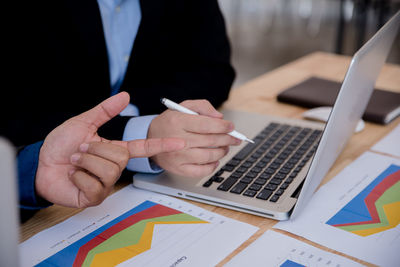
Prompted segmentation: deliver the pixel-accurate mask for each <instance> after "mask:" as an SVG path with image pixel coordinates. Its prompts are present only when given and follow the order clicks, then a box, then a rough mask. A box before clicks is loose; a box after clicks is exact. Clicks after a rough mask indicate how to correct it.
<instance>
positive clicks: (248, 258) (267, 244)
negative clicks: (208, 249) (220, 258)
mask: <svg viewBox="0 0 400 267" xmlns="http://www.w3.org/2000/svg"><path fill="white" fill-rule="evenodd" d="M249 264H250V265H251V266H252V267H264V266H271V267H272V266H273V267H360V266H362V265H361V264H358V263H356V262H354V261H352V260H349V259H347V258H345V257H342V256H339V255H336V254H333V253H330V252H327V251H324V250H322V249H319V248H316V247H313V246H311V245H309V244H307V243H304V242H302V241H300V240H297V239H294V238H292V237H289V236H287V235H284V234H281V233H278V232H275V231H271V230H270V231H267V232H265V233H264V234H263V235H262V236H261V237H259V238H258V239H257V240H256V241H254V242H253V243H252V244H250V245H249V246H248V247H247V248H245V249H244V250H243V251H242V252H240V253H239V254H238V255H237V256H236V257H234V258H233V259H232V260H231V261H230V262H228V264H227V265H226V267H242V266H246V265H249Z"/></svg>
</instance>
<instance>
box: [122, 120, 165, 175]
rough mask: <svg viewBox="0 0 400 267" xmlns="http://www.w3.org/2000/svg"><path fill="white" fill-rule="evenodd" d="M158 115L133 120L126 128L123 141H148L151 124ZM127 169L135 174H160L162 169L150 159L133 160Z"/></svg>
mask: <svg viewBox="0 0 400 267" xmlns="http://www.w3.org/2000/svg"><path fill="white" fill-rule="evenodd" d="M156 116H157V115H148V116H140V117H134V118H131V119H130V120H129V121H128V123H127V124H126V126H125V130H124V135H123V137H122V140H123V141H130V140H136V139H146V138H147V132H148V130H149V127H150V123H151V122H152V120H153V119H154V118H155V117H156ZM126 168H127V169H128V170H130V171H134V172H146V173H160V172H162V171H163V169H162V168H160V167H159V166H157V164H155V163H154V162H152V161H151V160H150V159H149V158H132V159H130V160H129V161H128V165H127V166H126Z"/></svg>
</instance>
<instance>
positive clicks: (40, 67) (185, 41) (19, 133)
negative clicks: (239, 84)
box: [0, 0, 234, 146]
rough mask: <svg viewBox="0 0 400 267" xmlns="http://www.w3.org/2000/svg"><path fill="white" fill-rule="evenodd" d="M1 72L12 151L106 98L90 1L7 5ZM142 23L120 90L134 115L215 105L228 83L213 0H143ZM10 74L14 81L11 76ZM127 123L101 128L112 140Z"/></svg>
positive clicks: (104, 65)
mask: <svg viewBox="0 0 400 267" xmlns="http://www.w3.org/2000/svg"><path fill="white" fill-rule="evenodd" d="M14 2H16V3H15V5H16V7H15V9H10V10H12V12H13V13H14V16H13V21H12V22H16V23H15V24H13V23H11V25H9V26H10V27H9V29H11V36H12V37H11V38H10V39H11V42H10V43H9V44H11V46H10V47H9V48H8V49H9V51H7V53H9V54H10V55H12V57H11V63H10V64H11V65H10V67H9V70H10V71H11V73H10V79H11V87H10V88H3V89H2V93H3V97H4V95H5V96H6V97H4V98H3V99H5V100H6V101H5V102H6V104H7V105H8V106H12V110H11V111H10V110H9V109H4V108H5V106H2V107H1V109H2V110H3V111H2V112H6V115H5V116H3V115H2V120H4V122H2V123H1V127H2V128H3V129H2V130H1V133H0V134H2V135H5V136H6V137H8V138H9V139H10V140H11V141H12V142H14V144H15V145H17V146H23V145H26V144H30V143H34V142H36V141H38V140H42V139H44V138H45V136H46V135H47V134H48V133H49V132H50V131H51V130H52V129H54V128H55V127H56V126H58V125H59V124H61V123H62V122H63V121H65V120H67V119H68V118H70V117H72V116H74V115H77V114H79V113H81V112H83V111H86V110H88V109H90V108H91V107H93V106H95V105H96V104H98V103H100V102H101V101H102V100H104V99H106V98H107V97H109V96H110V92H111V87H110V78H109V66H108V59H107V50H106V44H105V39H104V34H103V28H102V21H101V15H100V11H99V8H98V5H97V1H96V0H83V1H82V0H80V1H77V0H57V1H49V0H43V1H14ZM140 4H141V11H142V21H141V24H140V27H139V30H138V34H137V36H136V40H135V43H134V46H133V50H132V56H131V58H130V62H129V64H128V69H127V74H126V76H125V80H124V82H123V84H122V87H121V90H123V91H127V92H129V93H130V95H131V102H132V103H133V104H135V105H136V106H138V107H139V110H140V112H141V115H146V114H157V113H160V112H162V111H163V110H164V109H165V107H163V106H162V105H161V104H160V101H159V99H160V98H161V97H167V98H170V99H171V100H174V101H176V102H180V101H182V100H185V99H202V98H205V99H208V100H209V101H210V102H211V103H212V104H213V105H215V106H219V105H220V104H221V103H222V102H223V101H224V100H226V98H227V96H228V93H229V90H230V87H231V85H232V82H233V79H234V70H233V68H232V66H231V64H230V48H229V42H228V38H227V35H226V30H225V25H224V20H223V16H222V14H221V12H220V9H219V7H218V4H217V0H143V1H140ZM14 75H15V76H14ZM126 120H127V118H123V117H119V116H118V117H116V118H114V119H112V120H111V121H110V122H109V123H107V124H106V125H105V126H103V127H102V128H101V131H100V133H101V134H103V136H104V137H106V138H113V139H120V138H121V137H122V133H123V128H124V125H125V123H126Z"/></svg>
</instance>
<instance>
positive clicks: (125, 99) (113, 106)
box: [76, 92, 129, 128]
mask: <svg viewBox="0 0 400 267" xmlns="http://www.w3.org/2000/svg"><path fill="white" fill-rule="evenodd" d="M128 104H129V94H128V93H127V92H121V93H119V94H116V95H114V96H111V97H109V98H107V99H106V100H104V101H103V102H101V103H100V104H98V105H97V106H95V107H94V108H92V109H90V110H88V111H86V112H84V113H82V114H80V115H78V116H76V118H77V119H79V120H82V121H84V122H86V123H88V124H93V125H95V126H96V127H97V128H99V127H100V126H102V125H103V124H104V123H106V122H108V121H109V120H111V119H112V118H114V117H115V116H117V115H118V114H119V113H120V112H121V111H122V110H123V109H124V108H125V107H126V106H127V105H128Z"/></svg>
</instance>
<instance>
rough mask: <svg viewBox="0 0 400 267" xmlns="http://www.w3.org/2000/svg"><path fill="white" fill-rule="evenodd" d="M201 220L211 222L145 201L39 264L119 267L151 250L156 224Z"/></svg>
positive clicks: (191, 222)
mask: <svg viewBox="0 0 400 267" xmlns="http://www.w3.org/2000/svg"><path fill="white" fill-rule="evenodd" d="M201 223H208V222H206V221H203V220H200V219H198V218H196V217H193V216H191V215H188V214H185V213H182V212H180V211H177V210H174V209H171V208H168V207H166V206H163V205H160V204H157V203H154V202H151V201H145V202H143V203H142V204H140V205H139V206H137V207H135V208H133V209H131V210H130V211H128V212H126V213H125V214H123V215H121V216H120V217H118V218H116V219H114V220H113V221H111V222H109V223H107V224H106V225H104V226H102V227H100V228H99V229H97V230H96V231H94V232H92V233H90V234H89V235H87V236H85V237H84V238H82V239H80V240H79V241H77V242H75V243H73V244H71V245H70V246H68V247H66V248H64V249H63V250H61V251H59V252H58V253H56V254H55V255H53V256H51V257H49V258H47V259H46V260H44V261H43V262H41V263H39V264H38V265H37V266H48V265H49V264H51V265H56V266H91V265H92V266H115V265H118V264H120V263H122V262H124V261H126V260H128V259H132V258H134V257H135V256H137V255H140V254H141V253H143V252H145V251H147V250H149V249H150V248H151V245H152V240H153V231H154V227H155V226H156V225H161V224H172V225H177V224H201ZM181 232H185V231H184V229H182V231H181ZM177 234H178V235H179V232H178V233H176V232H175V233H174V236H176V235H177ZM181 234H182V233H181ZM185 234H187V233H185Z"/></svg>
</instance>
